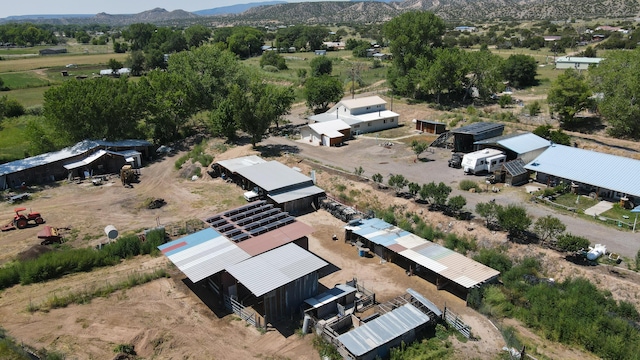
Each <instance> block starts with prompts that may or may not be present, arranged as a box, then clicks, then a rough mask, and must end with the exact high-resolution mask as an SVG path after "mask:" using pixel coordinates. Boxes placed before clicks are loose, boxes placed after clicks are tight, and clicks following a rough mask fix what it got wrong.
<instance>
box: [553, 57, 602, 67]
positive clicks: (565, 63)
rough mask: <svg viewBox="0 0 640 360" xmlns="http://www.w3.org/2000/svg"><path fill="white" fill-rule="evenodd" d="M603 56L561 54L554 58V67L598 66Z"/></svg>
mask: <svg viewBox="0 0 640 360" xmlns="http://www.w3.org/2000/svg"><path fill="white" fill-rule="evenodd" d="M602 60H604V59H603V58H589V57H580V56H562V57H559V58H557V59H556V69H576V70H588V69H589V66H591V65H593V66H598V64H600V62H601V61H602Z"/></svg>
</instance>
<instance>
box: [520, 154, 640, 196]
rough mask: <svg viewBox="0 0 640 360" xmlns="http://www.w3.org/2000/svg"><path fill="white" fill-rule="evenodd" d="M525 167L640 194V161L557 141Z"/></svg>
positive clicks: (627, 192) (636, 194)
mask: <svg viewBox="0 0 640 360" xmlns="http://www.w3.org/2000/svg"><path fill="white" fill-rule="evenodd" d="M524 168H525V169H527V170H531V171H537V172H540V173H544V174H549V175H552V176H555V177H559V178H562V179H568V180H571V181H575V182H580V183H583V184H589V185H592V186H597V187H601V188H604V189H609V190H613V191H618V192H621V193H624V194H627V195H632V196H638V197H640V160H635V159H630V158H626V157H622V156H616V155H610V154H605V153H600V152H596V151H590V150H584V149H580V148H575V147H570V146H564V145H558V144H554V145H552V146H550V147H549V148H548V149H547V150H545V151H544V152H543V153H542V154H540V156H538V157H537V158H536V159H535V160H533V161H532V162H530V163H528V164H527V165H525V167H524Z"/></svg>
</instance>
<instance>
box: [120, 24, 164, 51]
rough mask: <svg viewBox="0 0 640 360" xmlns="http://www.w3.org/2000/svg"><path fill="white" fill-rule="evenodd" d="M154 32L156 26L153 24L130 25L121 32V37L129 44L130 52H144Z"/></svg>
mask: <svg viewBox="0 0 640 360" xmlns="http://www.w3.org/2000/svg"><path fill="white" fill-rule="evenodd" d="M155 31H156V26H155V25H153V24H142V23H138V24H131V25H129V27H128V28H127V29H125V30H124V31H123V32H122V37H123V38H124V39H125V40H126V41H128V42H129V43H130V44H131V49H132V50H144V49H146V47H147V45H148V44H149V42H150V41H151V38H152V37H153V34H154V33H155Z"/></svg>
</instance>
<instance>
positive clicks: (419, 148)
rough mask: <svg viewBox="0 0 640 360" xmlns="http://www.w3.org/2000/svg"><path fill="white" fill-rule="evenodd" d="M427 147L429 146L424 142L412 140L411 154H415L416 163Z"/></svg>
mask: <svg viewBox="0 0 640 360" xmlns="http://www.w3.org/2000/svg"><path fill="white" fill-rule="evenodd" d="M428 147H429V144H427V143H426V142H424V141H418V140H413V141H412V142H411V150H413V153H414V154H416V161H417V160H418V159H419V158H420V154H422V153H423V152H425V150H427V148H428ZM414 162H415V161H414Z"/></svg>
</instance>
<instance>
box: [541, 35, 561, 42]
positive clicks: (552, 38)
mask: <svg viewBox="0 0 640 360" xmlns="http://www.w3.org/2000/svg"><path fill="white" fill-rule="evenodd" d="M543 38H544V41H560V40H561V39H562V36H558V35H545V36H544V37H543Z"/></svg>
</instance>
